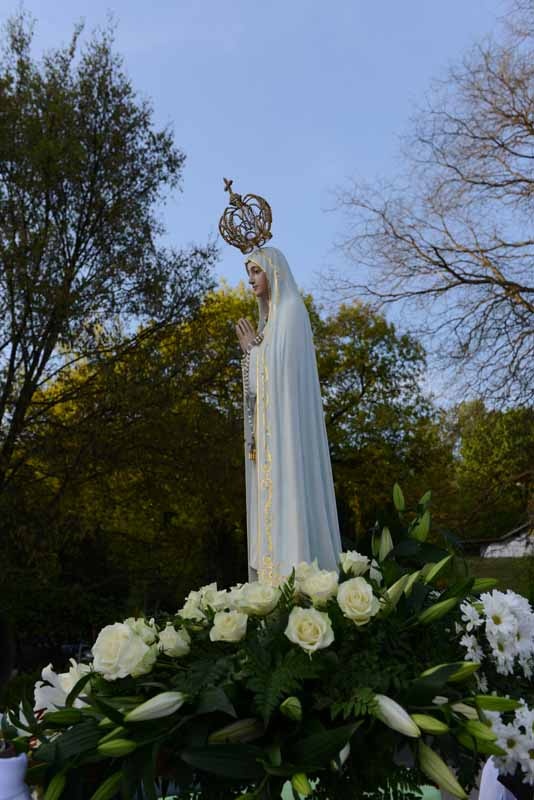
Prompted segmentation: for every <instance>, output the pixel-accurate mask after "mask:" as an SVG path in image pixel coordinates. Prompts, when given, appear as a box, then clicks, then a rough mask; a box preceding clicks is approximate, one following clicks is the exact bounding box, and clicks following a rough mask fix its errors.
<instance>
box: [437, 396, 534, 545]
mask: <svg viewBox="0 0 534 800" xmlns="http://www.w3.org/2000/svg"><path fill="white" fill-rule="evenodd" d="M452 427H453V430H454V433H455V437H456V459H457V464H456V469H455V472H456V481H457V491H456V493H455V494H456V503H457V508H456V512H455V514H456V517H457V519H456V521H455V523H456V526H457V527H461V529H462V535H463V536H464V537H465V538H473V539H484V538H491V537H495V536H499V535H504V534H505V533H507V532H508V531H510V530H511V529H513V528H514V527H516V526H517V525H520V524H521V523H522V522H524V521H525V520H526V519H527V515H528V513H529V505H530V514H531V515H532V513H533V510H534V509H533V508H532V502H533V498H532V486H533V483H534V409H532V408H512V409H509V410H507V411H500V410H494V409H489V408H487V407H486V406H485V405H484V403H483V402H482V401H481V400H477V401H472V402H469V403H462V404H461V405H460V406H458V407H457V408H456V409H455V411H454V414H453V421H452Z"/></svg>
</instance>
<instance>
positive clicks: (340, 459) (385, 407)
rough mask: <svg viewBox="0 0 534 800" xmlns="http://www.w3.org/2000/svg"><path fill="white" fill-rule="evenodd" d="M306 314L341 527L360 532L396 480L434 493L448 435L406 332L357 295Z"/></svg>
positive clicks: (447, 454)
mask: <svg viewBox="0 0 534 800" xmlns="http://www.w3.org/2000/svg"><path fill="white" fill-rule="evenodd" d="M312 316H313V322H314V328H315V341H316V345H317V351H318V365H319V372H320V377H321V383H322V392H323V397H324V401H325V411H326V423H327V429H328V435H329V441H330V447H331V452H332V462H333V468H334V476H335V481H336V490H337V495H338V501H339V505H340V511H341V518H342V530H343V533H344V534H345V535H346V536H347V537H348V538H351V537H354V536H356V537H357V538H359V537H363V536H365V534H366V531H367V530H368V529H369V526H370V525H372V524H373V523H374V521H375V519H376V515H377V514H378V511H379V509H381V508H383V507H384V506H386V507H387V505H388V504H389V503H390V496H391V486H392V485H393V483H395V481H396V480H399V481H400V482H401V483H402V484H403V486H406V488H407V491H408V492H409V493H410V494H412V495H417V496H420V495H421V494H423V492H424V491H425V490H426V488H427V487H428V486H436V487H438V497H439V496H440V487H442V483H443V481H442V478H443V474H444V473H446V472H448V471H449V470H450V465H451V448H450V441H449V438H448V436H445V435H444V433H443V431H444V430H445V429H444V428H443V426H442V424H441V423H442V415H441V414H440V413H438V412H437V411H436V409H435V408H434V407H433V406H432V404H431V403H430V401H429V400H428V398H427V397H425V395H424V393H423V391H422V388H421V385H422V380H423V378H424V375H425V356H424V351H423V349H422V347H421V345H420V344H419V343H418V342H417V341H416V340H415V339H414V338H413V337H412V336H410V335H408V334H400V333H398V332H397V330H396V328H395V326H394V325H393V324H391V323H388V322H387V321H386V319H385V318H384V317H383V316H382V315H381V314H378V313H376V312H374V311H372V309H371V308H370V306H368V305H366V304H364V303H360V302H356V303H353V304H351V305H343V306H341V307H340V308H339V310H338V311H337V313H335V314H333V315H331V316H329V317H326V318H325V319H322V318H320V317H319V315H318V314H317V313H313V314H312ZM442 488H445V487H442Z"/></svg>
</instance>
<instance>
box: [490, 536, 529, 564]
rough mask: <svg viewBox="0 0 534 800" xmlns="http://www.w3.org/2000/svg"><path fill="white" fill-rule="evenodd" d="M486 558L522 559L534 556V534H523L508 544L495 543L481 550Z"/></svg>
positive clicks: (510, 540)
mask: <svg viewBox="0 0 534 800" xmlns="http://www.w3.org/2000/svg"><path fill="white" fill-rule="evenodd" d="M480 554H481V555H482V556H483V557H484V558H522V557H523V556H534V533H532V532H531V533H529V532H528V531H525V533H521V534H519V535H518V536H515V537H514V538H513V539H509V540H508V541H507V542H494V543H493V544H488V545H486V547H483V548H482V549H481V553H480Z"/></svg>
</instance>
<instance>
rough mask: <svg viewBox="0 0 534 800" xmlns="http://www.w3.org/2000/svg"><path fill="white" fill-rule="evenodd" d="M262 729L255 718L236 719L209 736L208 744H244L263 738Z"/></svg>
mask: <svg viewBox="0 0 534 800" xmlns="http://www.w3.org/2000/svg"><path fill="white" fill-rule="evenodd" d="M263 733H264V727H263V725H262V723H261V722H260V720H259V719H256V717H248V718H247V719H238V720H237V721H236V722H231V723H230V724H229V725H225V727H224V728H220V729H219V730H218V731H215V732H214V733H212V734H210V736H209V737H208V742H209V744H246V743H247V742H253V741H254V740H255V739H259V738H260V736H263Z"/></svg>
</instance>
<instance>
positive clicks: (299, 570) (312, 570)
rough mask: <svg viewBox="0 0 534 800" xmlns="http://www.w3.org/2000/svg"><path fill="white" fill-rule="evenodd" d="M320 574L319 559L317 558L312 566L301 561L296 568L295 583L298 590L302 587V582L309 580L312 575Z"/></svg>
mask: <svg viewBox="0 0 534 800" xmlns="http://www.w3.org/2000/svg"><path fill="white" fill-rule="evenodd" d="M317 572H319V565H318V564H317V559H316V558H315V559H314V560H313V561H312V563H311V564H309V563H308V562H307V561H301V562H300V564H297V566H296V567H295V583H296V585H297V588H299V587H300V584H301V583H302V581H304V580H306V578H309V576H310V575H314V574H316V573H317Z"/></svg>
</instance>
